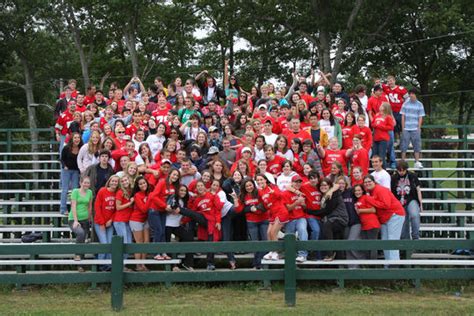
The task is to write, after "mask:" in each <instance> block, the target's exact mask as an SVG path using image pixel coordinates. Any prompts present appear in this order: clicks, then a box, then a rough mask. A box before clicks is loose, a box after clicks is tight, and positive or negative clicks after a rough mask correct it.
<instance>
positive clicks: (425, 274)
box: [0, 235, 474, 310]
mask: <svg viewBox="0 0 474 316" xmlns="http://www.w3.org/2000/svg"><path fill="white" fill-rule="evenodd" d="M473 248H474V241H473V240H436V241H435V240H415V241H409V240H390V241H388V240H385V241H381V240H364V241H360V240H358V241H348V240H327V241H297V240H296V238H295V235H286V236H285V239H284V241H262V242H249V241H242V242H217V243H209V242H196V243H191V242H189V243H184V242H183V243H151V244H124V243H123V239H122V237H119V236H114V237H113V239H112V243H111V244H72V245H71V244H70V245H55V246H54V247H51V245H48V244H39V245H2V247H0V255H25V254H27V255H30V256H33V257H34V256H37V255H41V254H69V253H76V254H91V253H111V254H112V271H111V272H85V273H77V272H63V273H58V274H52V273H41V272H38V273H35V274H26V273H16V274H15V273H14V274H12V273H2V272H0V284H17V285H18V284H62V283H110V284H111V304H112V308H113V309H114V310H120V309H122V307H123V296H124V284H126V283H154V282H163V283H166V284H167V285H169V284H171V283H172V282H225V281H227V282H232V281H264V282H266V283H267V284H268V283H269V282H270V281H284V291H285V303H286V305H287V306H295V304H296V290H297V282H298V281H299V280H336V281H338V283H339V285H340V286H344V280H393V279H396V280H410V279H412V280H415V281H416V284H418V285H419V284H420V280H422V279H461V280H472V279H473V278H474V267H473V266H472V265H470V266H458V267H454V266H450V265H449V263H447V265H446V266H441V267H435V266H432V267H424V268H416V267H405V268H391V269H383V268H357V269H348V268H339V269H338V268H324V269H318V268H306V267H305V268H302V267H298V266H297V265H296V260H295V259H296V253H297V251H298V250H301V249H305V250H309V251H326V250H335V251H344V250H382V249H385V250H393V249H399V250H406V251H414V250H454V249H473ZM257 251H265V252H267V251H279V252H281V253H282V254H283V255H284V256H285V263H284V266H283V267H281V268H279V267H278V268H275V269H263V270H248V269H247V270H245V269H240V270H234V271H231V270H216V271H194V272H187V271H186V272H179V273H176V272H171V271H153V272H148V273H135V272H124V271H123V270H124V269H123V266H124V258H123V254H124V253H156V252H166V253H188V252H192V253H195V252H201V253H208V252H213V253H217V252H224V253H226V252H257ZM167 270H169V269H167ZM17 271H18V272H24V270H23V271H21V270H17Z"/></svg>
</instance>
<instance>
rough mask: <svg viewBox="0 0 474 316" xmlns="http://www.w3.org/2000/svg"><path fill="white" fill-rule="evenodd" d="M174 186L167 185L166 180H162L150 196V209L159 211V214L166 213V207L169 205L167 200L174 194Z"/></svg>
mask: <svg viewBox="0 0 474 316" xmlns="http://www.w3.org/2000/svg"><path fill="white" fill-rule="evenodd" d="M174 193H175V192H174V186H172V185H169V186H168V185H167V184H166V180H164V179H163V180H160V182H158V184H157V185H156V187H155V189H154V190H153V192H152V193H151V194H150V196H149V199H150V202H149V203H150V204H149V206H150V208H151V209H154V210H157V211H159V212H164V211H165V209H166V206H167V205H168V204H167V202H166V200H167V199H168V197H169V196H170V195H171V194H174Z"/></svg>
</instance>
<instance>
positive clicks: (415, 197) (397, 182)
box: [392, 160, 423, 240]
mask: <svg viewBox="0 0 474 316" xmlns="http://www.w3.org/2000/svg"><path fill="white" fill-rule="evenodd" d="M392 193H393V195H395V196H396V197H397V199H398V200H399V201H400V203H401V204H402V205H403V207H404V208H405V212H406V213H407V216H406V217H405V223H404V224H403V230H402V237H401V238H402V239H410V237H411V239H414V240H415V239H420V213H421V211H422V209H423V207H422V205H423V204H422V197H421V188H420V181H419V180H418V177H417V176H416V174H414V173H413V172H409V171H408V163H407V162H406V161H404V160H400V161H399V162H398V163H397V172H396V173H395V174H393V175H392ZM410 228H411V234H410Z"/></svg>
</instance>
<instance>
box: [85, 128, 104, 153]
mask: <svg viewBox="0 0 474 316" xmlns="http://www.w3.org/2000/svg"><path fill="white" fill-rule="evenodd" d="M94 135H97V137H98V138H99V142H98V143H97V145H94V144H93V143H92V137H94ZM101 144H102V142H101V140H100V133H99V131H92V133H91V136H90V137H89V141H88V142H87V145H88V148H87V149H88V151H89V154H91V155H93V154H95V153H96V152H98V151H99V149H100V146H101Z"/></svg>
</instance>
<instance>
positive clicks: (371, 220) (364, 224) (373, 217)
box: [354, 195, 380, 230]
mask: <svg viewBox="0 0 474 316" xmlns="http://www.w3.org/2000/svg"><path fill="white" fill-rule="evenodd" d="M354 205H355V207H356V208H358V209H366V208H371V207H373V205H371V204H370V203H369V201H368V197H367V195H362V196H361V197H360V198H359V199H358V200H357V202H355V203H354ZM359 220H360V224H361V229H362V230H370V229H374V228H380V222H379V219H378V218H377V214H375V213H360V214H359Z"/></svg>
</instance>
